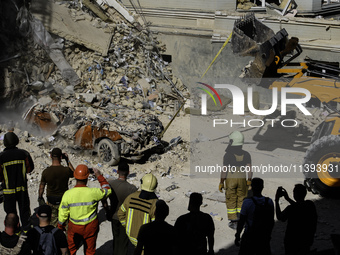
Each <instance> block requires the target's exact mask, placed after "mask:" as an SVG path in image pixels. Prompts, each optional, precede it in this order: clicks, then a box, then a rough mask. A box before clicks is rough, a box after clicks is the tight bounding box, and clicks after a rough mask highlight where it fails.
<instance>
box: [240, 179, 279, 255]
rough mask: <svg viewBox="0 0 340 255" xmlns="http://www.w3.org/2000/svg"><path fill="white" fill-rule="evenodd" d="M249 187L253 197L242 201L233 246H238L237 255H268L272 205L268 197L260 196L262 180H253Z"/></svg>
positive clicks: (272, 222) (272, 223) (272, 224)
mask: <svg viewBox="0 0 340 255" xmlns="http://www.w3.org/2000/svg"><path fill="white" fill-rule="evenodd" d="M251 187H252V191H253V196H252V197H250V198H246V199H244V200H243V204H242V208H241V213H240V220H239V222H238V224H237V230H236V234H235V245H236V246H240V250H239V255H255V254H256V255H269V254H271V250H270V239H271V233H272V230H273V226H274V203H273V200H271V199H270V198H269V197H264V196H262V190H263V180H262V179H261V178H253V179H252V183H251ZM244 225H245V229H244V233H243V235H242V239H241V238H240V235H241V232H242V230H243V226H244ZM240 240H241V243H240Z"/></svg>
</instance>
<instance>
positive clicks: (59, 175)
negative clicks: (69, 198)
mask: <svg viewBox="0 0 340 255" xmlns="http://www.w3.org/2000/svg"><path fill="white" fill-rule="evenodd" d="M62 158H64V159H65V161H66V164H67V167H65V166H62V165H61V159H62ZM51 159H52V165H51V166H49V167H47V168H46V169H45V170H44V171H43V172H42V175H41V181H40V185H39V197H38V202H39V205H42V204H45V200H44V198H43V194H44V190H45V186H46V185H47V192H46V193H47V195H46V197H47V204H48V205H49V206H50V207H51V209H52V217H51V220H50V221H51V222H50V224H51V225H53V226H54V227H57V225H58V212H59V205H60V202H61V198H62V197H63V194H64V193H65V191H66V190H68V181H69V178H71V177H73V172H74V168H73V165H72V163H71V162H70V160H69V158H68V156H67V154H66V153H62V151H61V149H59V148H54V149H53V150H52V152H51Z"/></svg>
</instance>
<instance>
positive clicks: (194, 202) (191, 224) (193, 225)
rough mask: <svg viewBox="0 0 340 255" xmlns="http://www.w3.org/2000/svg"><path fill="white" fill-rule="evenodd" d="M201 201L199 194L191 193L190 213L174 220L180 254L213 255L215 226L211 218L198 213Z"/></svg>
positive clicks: (205, 214)
mask: <svg viewBox="0 0 340 255" xmlns="http://www.w3.org/2000/svg"><path fill="white" fill-rule="evenodd" d="M202 201H203V198H202V195H201V194H199V193H192V194H191V195H190V200H189V207H188V210H189V211H190V212H189V213H187V214H184V215H182V216H180V217H178V219H177V220H176V223H175V229H176V231H177V233H178V234H179V246H180V247H179V250H180V254H185V255H191V254H192V255H206V254H209V255H211V254H214V232H215V226H214V222H213V220H212V218H211V216H210V215H209V214H207V213H203V212H201V211H200V206H201V204H202ZM207 239H208V242H207ZM207 246H208V251H207Z"/></svg>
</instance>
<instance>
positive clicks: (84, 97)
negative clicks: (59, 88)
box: [76, 93, 97, 104]
mask: <svg viewBox="0 0 340 255" xmlns="http://www.w3.org/2000/svg"><path fill="white" fill-rule="evenodd" d="M76 97H77V98H79V99H81V100H83V101H85V102H86V103H89V104H91V103H92V102H93V101H94V100H95V99H96V97H97V95H96V94H90V93H80V94H76Z"/></svg>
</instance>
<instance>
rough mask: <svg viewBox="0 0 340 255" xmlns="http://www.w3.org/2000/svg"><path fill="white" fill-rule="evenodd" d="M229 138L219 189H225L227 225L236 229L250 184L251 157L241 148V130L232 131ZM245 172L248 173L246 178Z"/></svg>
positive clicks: (242, 140) (242, 138)
mask: <svg viewBox="0 0 340 255" xmlns="http://www.w3.org/2000/svg"><path fill="white" fill-rule="evenodd" d="M229 139H230V143H229V146H228V147H227V149H226V153H225V155H224V158H223V171H222V172H221V181H220V184H219V191H220V192H223V191H222V189H225V191H226V192H225V195H226V206H227V213H228V219H229V224H228V226H229V227H230V228H232V229H236V227H237V221H238V219H239V214H240V212H241V207H242V202H243V199H244V198H245V197H246V196H247V192H248V186H250V184H251V178H252V171H251V157H250V154H249V153H248V152H247V151H244V150H243V149H242V146H243V143H244V136H243V134H242V133H241V132H239V131H234V132H232V133H231V134H230V135H229ZM246 173H248V180H247V179H246V178H247V175H246Z"/></svg>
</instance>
